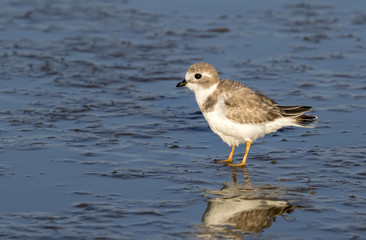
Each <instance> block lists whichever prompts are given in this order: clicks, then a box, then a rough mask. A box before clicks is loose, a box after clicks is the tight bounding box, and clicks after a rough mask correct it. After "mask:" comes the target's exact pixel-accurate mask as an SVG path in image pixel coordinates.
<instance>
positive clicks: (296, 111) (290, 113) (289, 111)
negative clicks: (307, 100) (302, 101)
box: [280, 105, 318, 127]
mask: <svg viewBox="0 0 366 240" xmlns="http://www.w3.org/2000/svg"><path fill="white" fill-rule="evenodd" d="M280 109H281V111H282V116H284V117H288V118H293V119H294V120H295V124H296V125H297V126H299V127H314V125H315V124H316V123H317V120H316V119H317V118H318V117H317V116H313V115H304V113H306V112H309V111H310V109H311V107H310V106H300V105H299V106H280Z"/></svg>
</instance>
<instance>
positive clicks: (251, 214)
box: [197, 182, 299, 239]
mask: <svg viewBox="0 0 366 240" xmlns="http://www.w3.org/2000/svg"><path fill="white" fill-rule="evenodd" d="M207 192H208V193H209V194H211V195H215V196H216V197H213V198H209V199H207V200H206V201H207V207H206V209H205V212H204V214H203V216H202V222H203V223H204V225H203V226H200V230H199V233H198V234H197V235H199V236H200V237H202V238H206V239H214V238H216V237H218V236H225V237H228V236H230V237H232V238H233V239H242V234H243V233H259V232H262V231H263V230H264V229H266V228H269V227H270V226H271V225H272V223H273V222H274V221H275V219H276V217H278V216H281V215H284V214H290V213H292V212H293V211H294V210H295V209H296V208H299V206H295V205H292V204H290V203H289V202H288V201H285V200H283V196H284V192H285V191H284V189H281V188H277V187H274V186H269V185H264V186H262V187H255V186H253V184H251V183H244V184H237V183H235V182H233V183H232V184H224V186H223V188H222V189H220V190H211V191H207ZM218 238H220V237H218Z"/></svg>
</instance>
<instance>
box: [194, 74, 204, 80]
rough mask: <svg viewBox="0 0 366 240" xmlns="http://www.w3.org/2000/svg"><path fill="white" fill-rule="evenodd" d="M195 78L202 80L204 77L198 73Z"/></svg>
mask: <svg viewBox="0 0 366 240" xmlns="http://www.w3.org/2000/svg"><path fill="white" fill-rule="evenodd" d="M194 77H195V78H196V79H200V78H201V77H202V75H201V74H199V73H197V74H196V75H194Z"/></svg>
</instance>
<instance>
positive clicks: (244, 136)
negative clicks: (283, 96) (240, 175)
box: [177, 63, 317, 166]
mask: <svg viewBox="0 0 366 240" xmlns="http://www.w3.org/2000/svg"><path fill="white" fill-rule="evenodd" d="M183 86H187V87H188V88H189V89H190V90H192V91H193V92H194V94H195V96H196V101H197V103H198V106H199V108H200V109H201V111H202V114H203V116H204V117H205V119H206V120H207V122H208V125H209V126H210V128H211V130H212V131H213V132H214V133H216V134H217V135H219V136H220V137H221V139H222V140H223V141H224V142H225V143H227V144H228V145H229V146H231V147H232V148H231V152H230V155H229V157H228V158H227V159H226V160H225V161H222V162H226V163H229V165H231V166H244V165H245V162H246V159H247V156H248V152H249V148H250V145H251V143H252V142H253V141H255V140H256V139H257V138H261V137H263V136H264V135H266V134H269V133H272V132H275V131H277V130H278V129H280V128H282V127H285V126H296V127H312V125H313V124H314V123H315V122H316V120H315V119H316V118H317V117H316V116H312V115H304V113H306V112H308V111H310V109H311V107H309V106H300V105H298V106H280V105H278V104H277V103H276V102H275V101H273V100H271V99H269V98H268V97H266V96H264V95H263V94H260V93H258V92H255V91H253V90H252V89H250V88H248V87H247V86H245V85H244V84H242V83H240V82H236V81H232V80H228V79H220V77H219V75H218V73H217V71H216V70H215V68H214V67H213V66H212V65H210V64H208V63H196V64H194V65H192V66H190V67H189V68H188V70H187V73H186V75H185V79H184V80H183V81H181V82H180V83H178V84H177V87H183ZM243 143H246V150H245V154H244V157H243V160H242V161H241V163H240V164H232V157H233V154H234V149H235V146H238V145H239V144H243Z"/></svg>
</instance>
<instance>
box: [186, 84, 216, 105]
mask: <svg viewBox="0 0 366 240" xmlns="http://www.w3.org/2000/svg"><path fill="white" fill-rule="evenodd" d="M188 85H189V84H188ZM195 85H196V84H195ZM217 85H218V83H216V84H214V85H212V86H211V87H209V88H202V87H201V86H199V85H198V86H197V85H196V86H194V87H193V88H190V89H191V90H192V91H193V92H194V94H195V96H196V101H197V103H198V106H199V107H200V108H201V106H202V105H203V104H204V103H205V101H206V99H207V98H208V96H210V95H211V94H212V93H213V92H214V91H215V90H216V87H217Z"/></svg>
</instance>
